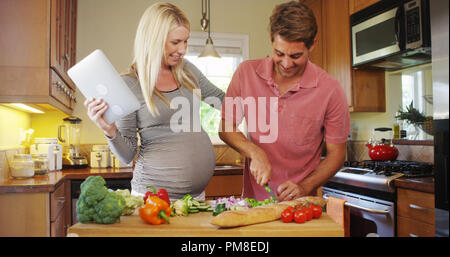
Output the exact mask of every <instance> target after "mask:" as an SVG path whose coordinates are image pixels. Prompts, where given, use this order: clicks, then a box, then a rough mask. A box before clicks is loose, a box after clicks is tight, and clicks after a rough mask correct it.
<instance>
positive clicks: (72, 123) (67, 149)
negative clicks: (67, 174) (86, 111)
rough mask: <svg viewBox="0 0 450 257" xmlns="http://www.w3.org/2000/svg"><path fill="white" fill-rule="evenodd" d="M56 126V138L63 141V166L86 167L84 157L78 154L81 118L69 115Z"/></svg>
mask: <svg viewBox="0 0 450 257" xmlns="http://www.w3.org/2000/svg"><path fill="white" fill-rule="evenodd" d="M63 121H64V124H63V125H60V126H59V127H58V139H59V140H60V141H61V143H63V158H62V159H63V160H62V166H63V168H69V169H70V168H72V169H73V168H74V169H83V168H87V167H88V161H87V159H86V157H84V156H81V155H80V136H81V126H80V123H81V119H80V118H78V117H75V116H70V117H67V118H65V119H63Z"/></svg>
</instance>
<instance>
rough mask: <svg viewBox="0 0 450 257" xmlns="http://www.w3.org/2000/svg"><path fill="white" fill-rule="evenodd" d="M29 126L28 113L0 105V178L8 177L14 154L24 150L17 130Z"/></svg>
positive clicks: (25, 128)
mask: <svg viewBox="0 0 450 257" xmlns="http://www.w3.org/2000/svg"><path fill="white" fill-rule="evenodd" d="M30 127H31V117H30V114H28V113H25V112H22V111H17V110H14V109H11V108H9V107H5V106H2V105H0V180H2V179H6V178H8V176H9V162H11V160H12V157H13V156H14V154H16V153H19V152H20V153H22V152H23V151H24V150H25V149H24V147H23V146H21V145H20V142H19V139H20V133H19V130H20V129H22V130H28V129H29V128H30Z"/></svg>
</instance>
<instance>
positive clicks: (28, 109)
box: [11, 103, 44, 114]
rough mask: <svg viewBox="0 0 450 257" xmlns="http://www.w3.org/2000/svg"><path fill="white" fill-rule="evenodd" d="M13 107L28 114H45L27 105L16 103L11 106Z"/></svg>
mask: <svg viewBox="0 0 450 257" xmlns="http://www.w3.org/2000/svg"><path fill="white" fill-rule="evenodd" d="M11 106H13V107H16V108H18V109H20V110H22V111H27V112H32V113H41V114H42V113H44V112H43V111H41V110H38V109H36V108H33V107H31V106H28V105H26V104H20V103H14V104H11Z"/></svg>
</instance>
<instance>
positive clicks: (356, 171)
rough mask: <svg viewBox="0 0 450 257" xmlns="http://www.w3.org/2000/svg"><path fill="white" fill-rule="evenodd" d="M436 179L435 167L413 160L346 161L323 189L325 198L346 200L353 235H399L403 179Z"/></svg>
mask: <svg viewBox="0 0 450 257" xmlns="http://www.w3.org/2000/svg"><path fill="white" fill-rule="evenodd" d="M426 176H433V165H432V164H430V163H425V162H412V161H362V162H345V163H344V167H342V169H340V170H339V171H338V172H337V173H336V174H335V175H334V177H332V178H330V179H329V180H328V182H327V183H326V184H325V185H324V186H323V187H322V193H323V197H324V198H328V197H336V198H340V199H343V200H345V201H346V202H345V205H346V206H348V207H349V208H350V236H352V237H362V236H368V235H375V234H376V235H378V236H382V237H393V236H395V235H396V226H395V224H396V215H395V209H396V192H395V187H394V183H393V182H394V180H395V179H397V178H400V177H404V178H414V177H426Z"/></svg>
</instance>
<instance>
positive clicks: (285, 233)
mask: <svg viewBox="0 0 450 257" xmlns="http://www.w3.org/2000/svg"><path fill="white" fill-rule="evenodd" d="M212 217H213V216H212V213H211V212H200V213H195V214H190V215H189V216H187V217H171V218H170V224H163V225H149V224H146V223H144V222H143V221H142V220H141V218H140V217H139V215H136V214H133V215H131V216H122V217H121V218H120V223H115V224H108V225H104V224H81V223H77V224H75V225H73V226H71V227H70V228H69V229H68V236H83V237H85V236H86V237H108V236H113V237H127V236H131V237H139V236H149V237H343V236H344V229H343V228H342V227H341V226H339V225H338V224H337V223H335V222H334V221H333V220H332V219H331V218H330V217H329V216H328V215H327V214H326V213H323V214H322V216H321V217H320V219H313V220H310V221H308V222H306V223H303V224H297V223H295V222H293V223H283V222H282V221H281V220H276V221H271V222H267V223H261V224H255V225H249V226H243V227H237V228H219V227H216V226H214V225H212V224H210V223H209V221H210V220H211V219H212Z"/></svg>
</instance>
